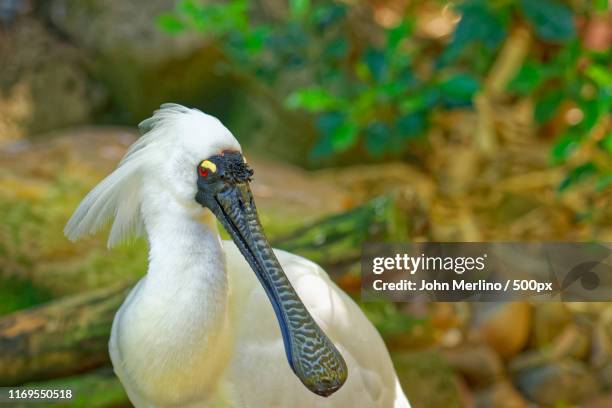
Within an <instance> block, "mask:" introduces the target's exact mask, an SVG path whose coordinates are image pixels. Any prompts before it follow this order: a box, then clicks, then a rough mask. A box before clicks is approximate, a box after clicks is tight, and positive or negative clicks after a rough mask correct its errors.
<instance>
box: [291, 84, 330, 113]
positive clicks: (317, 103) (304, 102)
mask: <svg viewBox="0 0 612 408" xmlns="http://www.w3.org/2000/svg"><path fill="white" fill-rule="evenodd" d="M285 103H286V105H287V106H288V107H289V108H291V109H298V108H301V109H305V110H307V111H310V112H321V111H325V110H332V109H335V108H338V107H340V106H342V102H341V101H340V100H339V99H338V98H336V97H335V96H334V95H332V94H330V93H329V92H328V91H327V90H325V89H323V88H319V87H313V88H305V89H300V90H298V91H296V92H293V93H292V94H291V95H289V97H288V98H287V99H286V101H285Z"/></svg>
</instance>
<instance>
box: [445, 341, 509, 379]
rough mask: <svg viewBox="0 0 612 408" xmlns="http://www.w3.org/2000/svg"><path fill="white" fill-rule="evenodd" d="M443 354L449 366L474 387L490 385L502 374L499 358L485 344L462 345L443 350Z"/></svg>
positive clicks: (502, 369)
mask: <svg viewBox="0 0 612 408" xmlns="http://www.w3.org/2000/svg"><path fill="white" fill-rule="evenodd" d="M443 354H444V356H445V357H446V359H447V360H448V362H449V364H450V365H451V367H452V368H453V369H454V370H455V371H457V372H459V373H460V374H462V375H463V376H464V377H465V378H466V380H467V382H468V383H469V384H470V385H471V386H472V387H474V388H482V387H484V386H487V385H490V384H492V383H494V382H497V381H498V380H499V379H500V378H502V376H503V372H504V367H503V364H502V361H501V359H500V358H499V356H498V355H497V354H495V352H493V351H492V350H491V349H490V348H488V347H486V346H477V345H474V346H472V345H464V346H460V347H457V348H454V349H450V350H445V351H444V353H443Z"/></svg>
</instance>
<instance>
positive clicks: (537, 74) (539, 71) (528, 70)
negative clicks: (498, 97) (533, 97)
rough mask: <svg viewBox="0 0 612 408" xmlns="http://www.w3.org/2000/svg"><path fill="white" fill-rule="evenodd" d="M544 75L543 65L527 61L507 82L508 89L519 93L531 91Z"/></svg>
mask: <svg viewBox="0 0 612 408" xmlns="http://www.w3.org/2000/svg"><path fill="white" fill-rule="evenodd" d="M544 77H545V68H544V66H543V65H541V64H539V63H536V62H534V61H528V62H526V63H525V64H523V66H522V67H521V69H520V70H519V72H518V74H517V75H516V76H515V77H514V78H513V79H512V80H511V81H510V83H509V84H508V90H510V91H514V92H516V93H518V94H519V95H527V94H530V93H532V92H533V91H534V90H535V89H536V88H537V87H538V86H539V85H540V84H541V83H542V80H543V79H544Z"/></svg>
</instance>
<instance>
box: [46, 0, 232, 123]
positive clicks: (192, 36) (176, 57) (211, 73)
mask: <svg viewBox="0 0 612 408" xmlns="http://www.w3.org/2000/svg"><path fill="white" fill-rule="evenodd" d="M175 3H176V2H175V1H173V0H151V1H147V2H138V3H136V2H130V1H122V0H82V1H81V0H51V1H48V2H46V3H45V5H44V7H42V11H41V14H42V15H43V17H44V18H45V19H47V20H48V21H49V22H50V24H51V25H52V26H53V28H54V29H55V30H57V31H58V32H60V33H61V34H62V35H63V36H65V37H66V39H67V40H68V41H69V42H71V43H72V44H74V45H75V46H76V47H78V48H79V49H81V50H83V51H84V52H85V53H86V54H87V55H88V60H89V64H88V68H89V71H90V74H91V75H92V76H93V77H94V78H96V79H97V80H99V81H100V82H102V83H104V85H105V87H106V89H107V91H108V93H109V98H110V101H109V102H110V105H109V106H110V107H111V110H112V112H106V113H105V114H106V115H107V116H109V115H110V117H112V120H113V122H114V123H118V121H119V123H126V124H128V123H130V124H133V123H137V122H138V121H140V120H142V119H144V118H145V117H147V116H148V115H149V114H150V113H151V112H152V111H153V109H156V108H157V107H159V105H160V104H161V103H164V102H169V101H172V102H181V103H185V104H190V105H195V106H202V105H204V107H206V110H208V111H215V104H227V102H228V99H227V98H228V95H229V92H227V89H225V91H226V92H225V94H224V95H221V94H220V91H221V90H223V84H226V83H227V81H225V82H223V81H220V80H219V75H218V74H216V73H215V72H216V71H215V70H216V62H218V61H219V60H220V56H219V51H218V50H215V48H214V47H211V41H210V39H208V38H206V36H204V35H202V34H201V33H197V32H195V30H191V31H190V30H187V31H186V32H185V33H178V34H176V35H171V34H169V33H166V32H164V31H162V30H161V29H160V28H158V27H157V25H156V17H157V16H158V15H160V14H161V13H164V12H168V11H172V10H173V9H174V6H175ZM206 102H207V103H206Z"/></svg>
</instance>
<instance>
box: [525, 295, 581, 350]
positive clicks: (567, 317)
mask: <svg viewBox="0 0 612 408" xmlns="http://www.w3.org/2000/svg"><path fill="white" fill-rule="evenodd" d="M571 321H572V314H571V312H570V311H569V310H568V308H567V306H566V305H565V303H561V302H546V303H537V304H535V305H534V306H533V321H532V329H531V330H532V333H533V335H532V344H533V346H535V347H542V346H547V345H549V344H550V343H552V341H553V339H554V338H555V337H557V336H558V335H559V334H560V333H561V332H562V331H563V329H564V328H565V326H567V325H568V324H569V323H570V322H571Z"/></svg>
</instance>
